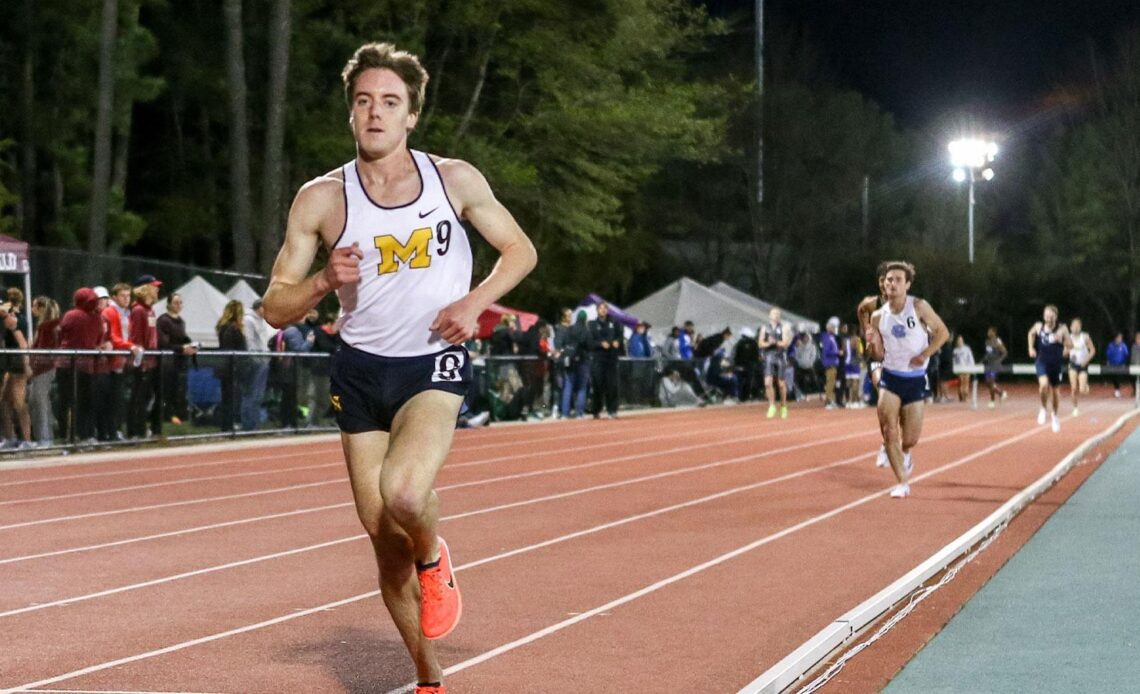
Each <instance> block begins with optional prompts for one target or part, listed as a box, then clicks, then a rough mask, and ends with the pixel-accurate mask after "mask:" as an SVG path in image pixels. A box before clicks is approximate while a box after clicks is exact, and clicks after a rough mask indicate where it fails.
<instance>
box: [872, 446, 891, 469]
mask: <svg viewBox="0 0 1140 694" xmlns="http://www.w3.org/2000/svg"><path fill="white" fill-rule="evenodd" d="M890 464H891V459H890V457H889V456H888V455H887V447H886V446H882V447H880V448H879V455H878V457H876V458H875V467H888V466H889V465H890Z"/></svg>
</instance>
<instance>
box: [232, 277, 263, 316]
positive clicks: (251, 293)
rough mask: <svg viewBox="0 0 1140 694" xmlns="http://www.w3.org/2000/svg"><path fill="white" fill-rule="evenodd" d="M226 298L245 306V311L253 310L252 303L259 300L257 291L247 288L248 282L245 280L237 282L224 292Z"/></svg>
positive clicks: (259, 296)
mask: <svg viewBox="0 0 1140 694" xmlns="http://www.w3.org/2000/svg"><path fill="white" fill-rule="evenodd" d="M226 297H228V298H230V299H237V300H238V301H240V302H241V303H242V305H243V306H245V310H246V311H252V310H253V302H255V301H257V300H258V299H260V298H261V295H260V294H258V293H257V290H256V289H254V288H253V287H251V286H249V282H246V281H245V280H238V281H237V282H235V283H234V286H232V287H230V288H229V290H228V291H227V292H226Z"/></svg>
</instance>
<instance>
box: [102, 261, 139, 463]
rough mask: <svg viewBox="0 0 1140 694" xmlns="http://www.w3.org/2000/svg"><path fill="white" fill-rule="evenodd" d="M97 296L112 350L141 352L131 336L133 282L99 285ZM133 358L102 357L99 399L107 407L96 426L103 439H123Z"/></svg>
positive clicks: (103, 409) (103, 407) (104, 408)
mask: <svg viewBox="0 0 1140 694" xmlns="http://www.w3.org/2000/svg"><path fill="white" fill-rule="evenodd" d="M95 295H96V296H98V297H99V298H100V299H101V300H102V301H103V303H102V305H101V308H100V311H101V313H102V314H103V320H104V321H106V323H107V336H108V339H109V340H110V342H111V349H114V350H118V351H125V350H130V351H131V352H140V351H142V347H139V346H136V345H135V344H134V343H132V342H131V341H130V340H129V339H128V338H127V335H128V332H129V331H130V326H129V322H130V315H131V310H130V305H131V285H129V284H127V283H126V282H119V283H118V284H116V285H114V286H113V287H111V291H110V292H108V291H107V290H106V289H105V288H103V287H95ZM129 361H130V358H129V357H124V356H114V357H108V358H106V359H104V360H102V363H101V364H100V365H99V366H100V368H99V369H97V372H98V373H97V375H96V377H95V398H96V400H97V401H98V402H100V403H102V404H103V406H102V407H100V408H99V412H98V413H96V420H95V429H96V433H97V434H98V436H99V439H100V440H101V441H114V440H117V439H122V438H123V434H122V431H123V420H124V419H125V418H126V409H127V400H128V398H129V394H130V381H129V380H128V377H127V372H126V368H127V363H128V362H129Z"/></svg>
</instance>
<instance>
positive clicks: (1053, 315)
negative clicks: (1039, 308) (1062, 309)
mask: <svg viewBox="0 0 1140 694" xmlns="http://www.w3.org/2000/svg"><path fill="white" fill-rule="evenodd" d="M1043 318H1044V319H1045V325H1048V326H1049V327H1052V326H1054V325H1056V324H1057V312H1056V311H1054V310H1053V309H1051V308H1047V309H1045V315H1044V316H1043Z"/></svg>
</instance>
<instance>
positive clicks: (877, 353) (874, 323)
mask: <svg viewBox="0 0 1140 694" xmlns="http://www.w3.org/2000/svg"><path fill="white" fill-rule="evenodd" d="M879 311H882V309H879V310H878V311H872V312H871V315H870V317H869V318H868V326H869V327H868V328H867V330H866V336H867V354H868V356H870V358H871V361H882V360H883V359H884V358H885V357H886V354H884V350H883V335H882V333H880V332H879V321H878V317H879V315H880V313H879Z"/></svg>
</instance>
